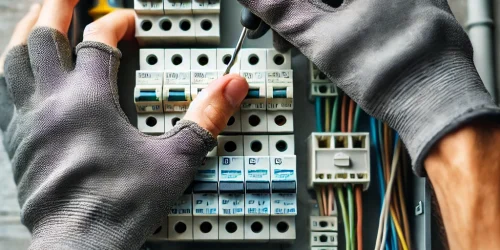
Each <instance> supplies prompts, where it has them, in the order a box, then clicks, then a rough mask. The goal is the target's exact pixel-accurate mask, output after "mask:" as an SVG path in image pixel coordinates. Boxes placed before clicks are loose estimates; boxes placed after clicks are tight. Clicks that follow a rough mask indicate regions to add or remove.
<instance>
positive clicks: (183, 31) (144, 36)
mask: <svg viewBox="0 0 500 250" xmlns="http://www.w3.org/2000/svg"><path fill="white" fill-rule="evenodd" d="M135 24H136V29H135V36H136V38H137V40H138V41H139V43H140V44H141V45H144V44H150V45H164V44H194V43H195V41H196V40H195V29H194V18H193V16H191V15H168V16H163V15H138V16H136V20H135Z"/></svg>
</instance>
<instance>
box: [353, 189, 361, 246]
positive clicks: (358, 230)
mask: <svg viewBox="0 0 500 250" xmlns="http://www.w3.org/2000/svg"><path fill="white" fill-rule="evenodd" d="M362 187H363V186H362V185H357V186H356V187H355V188H354V190H355V193H356V213H357V215H356V237H357V238H358V240H357V241H356V242H357V243H358V245H357V250H363V199H362V197H361V194H362V192H363V189H362Z"/></svg>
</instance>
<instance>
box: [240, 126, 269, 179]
mask: <svg viewBox="0 0 500 250" xmlns="http://www.w3.org/2000/svg"><path fill="white" fill-rule="evenodd" d="M243 141H244V152H243V153H244V155H245V181H247V182H249V181H254V182H269V181H270V172H271V170H270V164H269V136H268V135H245V136H243Z"/></svg>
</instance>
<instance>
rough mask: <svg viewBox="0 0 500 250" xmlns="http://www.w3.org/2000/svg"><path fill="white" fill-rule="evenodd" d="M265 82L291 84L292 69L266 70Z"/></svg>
mask: <svg viewBox="0 0 500 250" xmlns="http://www.w3.org/2000/svg"><path fill="white" fill-rule="evenodd" d="M267 83H268V84H269V83H279V84H293V71H292V70H279V71H278V70H276V71H268V72H267Z"/></svg>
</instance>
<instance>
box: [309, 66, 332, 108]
mask: <svg viewBox="0 0 500 250" xmlns="http://www.w3.org/2000/svg"><path fill="white" fill-rule="evenodd" d="M309 72H310V76H311V78H310V82H311V88H310V92H309V100H310V101H314V98H316V97H334V96H337V95H338V91H337V85H335V84H334V83H333V82H332V81H330V79H328V77H327V76H326V74H325V73H323V72H321V71H320V70H319V69H318V67H317V66H316V65H314V63H312V62H310V63H309Z"/></svg>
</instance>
